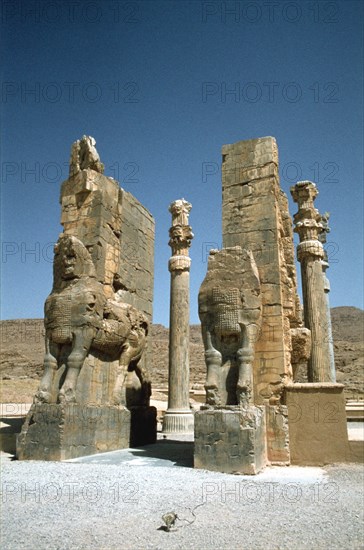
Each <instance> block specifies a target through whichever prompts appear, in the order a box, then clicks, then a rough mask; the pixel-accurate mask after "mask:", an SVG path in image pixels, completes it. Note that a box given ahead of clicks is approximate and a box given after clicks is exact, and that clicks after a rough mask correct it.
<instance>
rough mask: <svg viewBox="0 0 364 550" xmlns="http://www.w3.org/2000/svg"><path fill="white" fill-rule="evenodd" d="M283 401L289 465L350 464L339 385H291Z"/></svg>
mask: <svg viewBox="0 0 364 550" xmlns="http://www.w3.org/2000/svg"><path fill="white" fill-rule="evenodd" d="M285 398H286V404H287V409H288V426H289V448H290V454H291V463H292V464H297V465H302V466H322V465H324V464H332V463H334V462H346V461H350V457H351V452H350V448H349V441H348V431H347V423H346V410H345V398H344V386H343V384H331V383H328V382H327V383H326V382H321V383H307V384H292V385H289V386H286V388H285Z"/></svg>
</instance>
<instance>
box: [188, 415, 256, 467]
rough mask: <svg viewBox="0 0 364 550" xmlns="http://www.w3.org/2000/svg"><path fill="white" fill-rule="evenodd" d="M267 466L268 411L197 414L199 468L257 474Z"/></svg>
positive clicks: (197, 458)
mask: <svg viewBox="0 0 364 550" xmlns="http://www.w3.org/2000/svg"><path fill="white" fill-rule="evenodd" d="M266 464H267V453H266V426H265V408H264V407H256V406H251V407H249V409H248V410H242V409H238V408H237V407H231V408H230V407H225V408H213V409H207V410H201V411H198V412H196V413H195V453H194V467H195V468H202V469H205V470H211V471H215V472H224V473H228V474H257V473H258V472H259V471H260V470H262V469H263V468H264V467H265V466H266Z"/></svg>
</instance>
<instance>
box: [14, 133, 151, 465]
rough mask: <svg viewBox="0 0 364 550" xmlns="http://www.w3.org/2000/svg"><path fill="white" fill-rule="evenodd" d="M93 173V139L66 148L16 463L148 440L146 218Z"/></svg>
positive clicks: (96, 166) (98, 171)
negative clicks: (34, 383)
mask: <svg viewBox="0 0 364 550" xmlns="http://www.w3.org/2000/svg"><path fill="white" fill-rule="evenodd" d="M102 172H103V164H102V163H101V161H100V158H99V155H98V153H97V151H96V148H95V140H94V139H93V138H91V137H87V136H84V137H83V138H82V139H81V140H79V141H76V142H75V143H74V144H73V145H72V151H71V159H70V175H69V178H68V179H67V180H66V181H65V182H63V184H62V188H61V198H60V202H61V208H62V214H61V223H62V225H63V228H64V232H63V233H62V234H61V235H60V237H59V239H58V242H57V244H56V246H55V256H54V265H53V288H52V292H51V294H50V295H49V296H48V298H47V300H46V303H45V319H44V323H45V331H46V342H45V347H46V351H45V356H44V374H43V378H42V380H41V383H40V386H39V389H38V391H37V393H36V395H35V397H34V404H33V406H32V408H31V410H30V411H29V414H28V416H27V419H26V422H25V425H24V427H23V430H22V433H21V434H20V436H19V438H18V444H17V455H18V458H20V459H26V458H28V459H40V460H61V459H67V458H74V457H77V456H82V455H87V454H94V453H97V452H104V451H110V450H115V449H120V448H124V447H129V446H131V445H143V444H146V443H152V442H154V441H155V439H156V410H155V408H154V407H150V406H149V398H150V393H151V381H150V378H149V373H148V361H149V355H148V329H149V324H150V322H151V319H152V305H153V269H154V268H153V260H154V219H153V217H152V216H151V214H150V213H149V212H148V211H147V210H146V208H144V206H143V205H142V204H140V202H139V201H138V200H137V199H136V198H135V197H133V196H132V195H131V194H130V193H128V192H126V191H124V190H123V189H121V188H120V187H119V184H118V183H117V182H116V181H115V180H114V179H113V178H108V177H106V176H104V175H103V173H102Z"/></svg>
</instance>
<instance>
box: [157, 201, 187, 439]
mask: <svg viewBox="0 0 364 550" xmlns="http://www.w3.org/2000/svg"><path fill="white" fill-rule="evenodd" d="M191 208H192V205H191V204H190V203H189V202H187V201H186V200H184V199H180V200H176V201H174V202H172V204H171V205H170V207H169V211H170V212H171V214H172V227H171V228H170V230H169V237H170V239H169V246H170V247H171V249H172V256H171V258H170V260H169V263H168V267H169V271H170V272H171V294H170V320H169V362H168V363H169V365H168V409H167V411H166V413H165V416H164V419H163V432H166V433H174V432H176V433H193V414H192V412H191V411H190V407H189V379H190V365H189V335H190V265H191V259H190V258H189V256H188V254H189V247H190V246H191V241H192V239H193V233H192V229H191V226H190V225H189V222H188V217H189V213H190V210H191Z"/></svg>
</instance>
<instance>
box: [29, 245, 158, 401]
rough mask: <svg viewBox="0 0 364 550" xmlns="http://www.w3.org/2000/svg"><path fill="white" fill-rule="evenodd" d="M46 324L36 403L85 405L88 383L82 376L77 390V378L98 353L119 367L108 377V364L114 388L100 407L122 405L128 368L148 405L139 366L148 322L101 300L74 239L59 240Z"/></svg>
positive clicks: (124, 306) (90, 266)
mask: <svg viewBox="0 0 364 550" xmlns="http://www.w3.org/2000/svg"><path fill="white" fill-rule="evenodd" d="M44 322H45V329H46V335H45V337H46V353H45V357H44V375H43V378H42V381H41V383H40V387H39V391H38V392H37V394H36V396H35V401H36V402H38V403H42V402H44V403H57V402H78V403H82V402H83V403H85V402H87V401H86V400H87V390H89V388H88V383H89V384H90V383H91V380H90V378H89V377H88V379H87V378H86V377H85V376H84V377H83V380H82V379H81V380H80V382H81V383H82V382H83V384H82V385H81V384H79V380H78V378H79V374H80V372H81V370H82V369H83V366H84V362H85V359H86V358H87V357H88V356H89V354H90V352H91V351H92V352H93V357H94V358H95V357H96V355H95V354H96V353H97V352H99V358H98V360H99V361H100V360H101V361H102V360H103V362H113V361H116V362H117V365H116V370H115V365H113V366H114V372H112V373H111V372H110V371H111V368H112V366H111V365H110V367H109V369H108V370H109V372H108V375H109V377H110V376H113V378H114V388H113V390H112V394H111V395H105V400H104V404H109V403H112V404H115V405H119V404H120V405H126V396H125V379H126V376H127V372H128V370H129V368H130V367H131V365H133V367H134V370H136V372H137V375H138V378H139V380H140V383H141V386H142V389H143V391H144V396H143V397H144V404H148V400H149V395H150V382H149V380H148V378H147V375H146V373H145V372H144V371H143V370H142V369H140V368H139V366H138V361H139V359H140V357H141V355H142V353H143V349H144V345H145V338H146V334H147V330H148V321H147V318H146V317H145V316H144V314H142V313H141V312H139V311H138V310H136V309H135V308H133V307H132V306H130V305H129V304H125V303H122V302H117V301H116V300H111V299H107V298H106V297H105V294H104V292H103V285H102V284H101V283H100V282H99V281H97V280H96V276H95V270H94V266H93V262H92V259H91V256H90V254H89V252H88V250H87V249H86V247H85V246H84V245H83V243H82V242H81V241H80V240H79V239H77V238H76V237H71V236H68V235H61V237H60V238H59V240H58V243H57V246H56V254H55V260H54V285H53V289H52V293H51V294H50V295H49V297H48V298H47V300H46V304H45V321H44ZM89 364H90V363H89ZM90 374H91V373H90ZM85 378H86V379H85ZM88 394H90V390H89V391H88Z"/></svg>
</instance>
